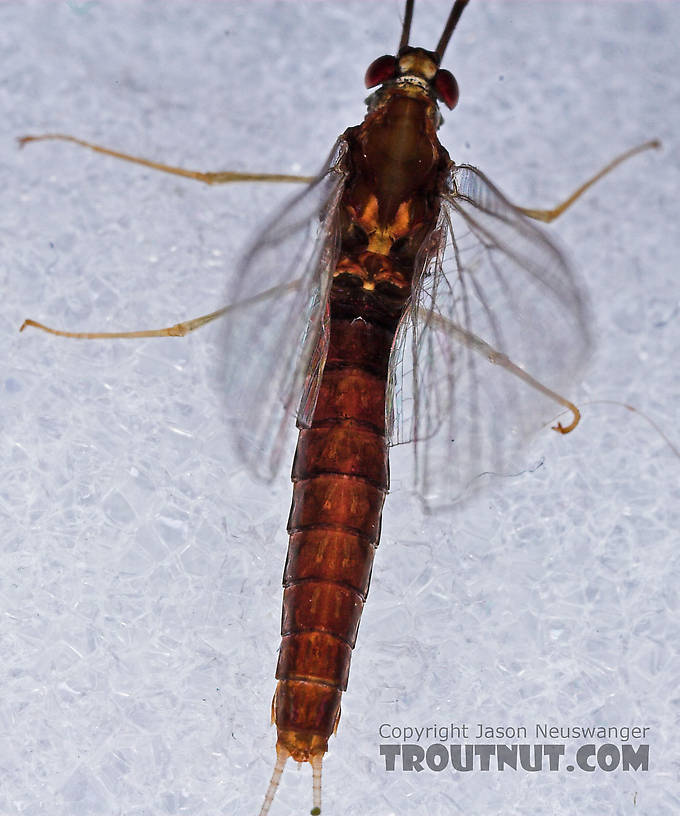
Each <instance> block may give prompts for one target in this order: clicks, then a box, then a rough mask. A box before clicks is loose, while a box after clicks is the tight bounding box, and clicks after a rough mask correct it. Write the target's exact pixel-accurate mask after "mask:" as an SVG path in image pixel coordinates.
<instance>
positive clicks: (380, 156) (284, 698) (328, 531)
mask: <svg viewBox="0 0 680 816" xmlns="http://www.w3.org/2000/svg"><path fill="white" fill-rule="evenodd" d="M467 2H468V0H456V2H455V3H454V5H453V8H452V10H451V13H450V16H449V19H448V21H447V23H446V25H445V27H444V31H443V33H442V35H441V38H440V40H439V42H438V44H437V45H436V47H435V48H434V50H432V51H429V50H426V49H423V48H417V47H414V46H411V45H409V32H410V24H411V18H412V14H413V5H414V3H413V0H407V3H406V8H405V13H404V24H403V29H402V34H401V41H400V43H399V48H398V51H397V54H396V56H382V57H379V58H378V59H376V60H375V61H374V62H373V63H372V64H371V65H370V67H369V68H368V71H367V73H366V86H367V87H368V88H377V90H375V91H374V92H373V93H372V94H371V96H370V97H369V99H368V112H367V114H366V117H365V119H364V121H363V122H362V124H360V125H358V126H355V127H350V128H348V129H347V130H346V131H345V132H344V133H343V135H342V136H341V137H340V138H339V139H338V142H337V144H336V146H335V148H334V150H333V151H332V153H331V156H330V159H329V160H328V162H327V164H326V166H325V167H324V169H323V170H322V172H321V173H320V174H319V176H317V177H315V178H313V179H309V178H305V177H294V176H283V175H265V174H243V173H231V172H221V173H200V172H194V171H189V170H182V169H180V168H176V167H170V166H167V165H163V164H158V163H156V162H151V161H147V160H144V159H139V158H136V157H133V156H129V155H127V154H124V153H119V152H117V151H112V150H109V149H107V148H103V147H100V146H97V145H93V144H91V143H89V142H84V141H82V140H79V139H75V138H73V137H71V136H64V135H62V134H46V135H42V136H27V137H24V138H23V139H22V140H21V143H22V144H26V143H27V142H30V141H36V140H41V139H62V140H67V141H71V142H75V143H76V144H80V145H82V146H85V147H88V148H90V149H93V150H95V151H97V152H100V153H104V154H107V155H111V156H115V157H117V158H121V159H124V160H127V161H133V162H136V163H140V164H144V165H146V166H148V167H151V168H154V169H158V170H162V171H164V172H169V173H175V174H178V175H183V176H185V177H188V178H193V179H196V180H199V181H203V182H206V183H223V182H229V181H286V182H306V183H308V187H307V189H306V190H305V191H304V192H303V193H302V194H301V195H299V196H297V197H296V198H295V199H293V201H292V202H291V203H290V204H289V205H288V206H287V207H286V209H285V211H284V212H283V213H282V214H281V215H280V216H279V217H277V218H276V219H274V220H273V221H272V222H271V223H270V224H269V226H268V227H267V229H266V230H265V231H264V232H263V233H262V234H261V236H260V238H259V239H258V240H257V241H256V242H255V243H254V245H253V248H252V249H251V250H250V251H249V252H248V253H247V255H246V257H245V259H244V261H243V264H242V267H241V269H240V274H239V275H238V279H237V283H236V287H235V291H234V292H233V297H232V300H231V305H229V306H228V307H225V308H224V309H221V310H219V311H217V312H214V313H213V314H210V315H206V316H204V317H201V318H197V319H195V320H191V321H187V322H185V323H180V324H177V325H176V326H173V327H171V328H168V329H162V330H153V331H145V332H131V333H92V334H79V333H73V332H62V331H57V330H53V329H48V328H47V327H45V326H43V325H42V324H38V323H36V322H35V321H26V324H25V325H32V326H36V327H38V328H42V329H45V330H47V331H50V332H52V333H55V334H61V335H64V336H68V337H90V338H95V337H140V336H142V337H143V336H170V335H183V334H186V333H187V332H189V331H193V330H194V329H196V328H198V327H199V326H201V325H203V324H205V323H207V322H210V321H211V320H214V319H215V318H216V317H220V316H223V315H225V314H227V313H229V325H228V328H227V332H228V341H227V342H228V355H229V359H230V361H231V365H230V371H229V376H228V385H229V388H230V393H231V394H233V397H234V400H235V401H237V402H238V410H240V411H241V412H242V415H243V423H242V424H241V426H240V427H239V430H238V434H239V441H238V446H239V450H240V452H241V455H242V458H243V459H244V460H245V461H246V462H247V463H248V464H249V465H250V466H251V468H252V469H253V470H254V471H256V472H258V473H260V474H262V475H264V476H271V475H272V474H273V473H274V472H275V471H276V469H277V467H278V465H279V460H280V454H281V451H282V445H281V439H282V435H283V433H284V431H285V428H286V423H287V421H288V418H289V416H290V415H291V414H292V413H296V415H297V425H298V428H299V432H300V433H299V439H298V444H297V450H296V453H295V460H294V463H293V473H292V479H293V501H292V507H291V511H290V517H289V519H288V533H289V535H290V540H289V546H288V556H287V559H286V565H285V570H284V577H283V584H284V593H283V596H284V597H283V616H282V625H281V636H282V640H281V648H280V652H279V658H278V665H277V668H276V678H277V681H278V684H277V687H276V692H275V694H274V700H273V703H272V716H273V721H274V723H275V724H276V727H277V732H278V738H277V743H276V752H277V759H276V765H275V769H274V773H273V775H272V778H271V782H270V785H269V788H268V790H267V793H266V796H265V800H264V804H263V805H262V809H261V811H260V816H265V815H266V814H267V812H268V811H269V809H270V806H271V804H272V801H273V798H274V794H275V791H276V788H277V786H278V784H279V780H280V777H281V774H282V771H283V768H284V765H285V763H286V760H287V759H288V758H290V757H292V759H294V760H295V761H297V762H309V763H310V764H311V766H312V769H313V811H312V812H313V813H319V812H320V807H321V763H322V758H323V755H324V754H325V753H326V751H327V749H328V739H329V737H330V735H331V734H332V733H333V732H334V731H335V729H336V728H337V727H338V721H339V718H340V703H341V697H342V694H343V692H344V691H345V690H346V688H347V682H348V675H349V667H350V658H351V654H352V650H353V648H354V645H355V642H356V637H357V630H358V628H359V621H360V618H361V612H362V609H363V605H364V603H365V601H366V597H367V595H368V589H369V583H370V578H371V569H372V564H373V558H374V554H375V550H376V548H377V546H378V541H379V537H380V523H381V514H382V507H383V502H384V500H385V496H386V495H387V492H388V487H389V474H388V447H389V446H390V445H394V444H398V443H403V442H409V441H410V442H413V443H414V445H413V450H414V452H415V455H414V460H413V461H414V469H415V474H414V477H415V483H416V485H417V487H418V489H419V491H420V492H421V495H423V496H425V497H426V498H427V499H430V498H431V497H433V496H434V495H436V492H437V488H439V487H441V486H442V485H445V486H446V490H447V491H448V496H449V497H450V498H454V497H455V496H457V495H458V494H459V493H460V492H461V491H462V490H463V489H464V487H465V485H466V484H467V482H468V481H469V479H470V476H471V475H474V474H475V473H479V472H481V471H482V470H491V469H493V468H495V469H500V468H502V465H503V462H507V461H508V453H509V452H510V451H512V450H514V449H516V448H517V446H518V445H519V444H521V442H522V441H523V440H524V439H525V438H526V436H527V434H528V433H529V432H530V431H531V430H532V429H533V428H535V427H536V426H537V417H538V416H540V415H541V411H543V410H544V408H545V402H546V401H553V402H556V403H558V404H560V405H562V406H564V407H566V408H568V409H570V410H571V412H572V414H573V418H572V420H571V422H570V423H569V424H568V425H567V426H566V427H564V426H562V425H557V426H556V429H557V430H560V431H561V432H563V433H566V432H568V431H570V430H571V429H572V428H574V427H575V425H576V424H577V422H578V411H577V409H576V407H575V406H574V405H573V404H572V403H571V402H570V401H568V400H567V399H565V398H564V397H562V396H560V393H561V390H562V388H563V386H565V385H566V384H568V383H569V382H570V381H571V380H572V379H573V377H574V376H575V373H576V372H577V370H578V368H579V366H580V364H581V363H582V361H583V359H584V356H585V354H586V351H587V349H588V345H589V332H588V321H587V310H586V308H585V303H584V299H583V294H582V291H581V290H580V288H579V287H578V286H577V284H576V282H575V280H574V278H573V276H572V274H571V272H570V270H569V268H568V266H567V264H566V262H565V260H564V258H563V257H562V255H561V254H560V252H559V251H558V250H557V249H556V248H555V247H554V246H553V244H552V243H551V242H550V241H549V240H548V238H546V236H545V235H544V234H543V232H541V231H540V230H539V229H538V228H537V227H535V226H534V225H532V223H531V221H530V219H538V220H543V221H551V220H553V219H554V218H556V217H557V216H558V215H560V214H561V213H562V212H563V211H564V210H565V209H566V208H567V207H569V206H570V205H571V204H572V203H573V202H574V201H575V200H576V199H577V198H578V197H579V196H580V195H581V194H582V193H583V192H584V191H585V190H586V189H587V188H588V187H589V186H590V185H591V184H593V183H594V182H595V181H597V180H598V179H599V178H601V177H602V176H603V175H605V174H606V173H608V172H609V171H610V170H611V169H612V168H613V167H614V166H616V165H618V164H619V163H620V162H621V161H623V160H624V159H626V158H628V157H630V156H631V155H633V154H634V153H637V152H639V151H641V150H644V149H647V148H650V147H654V146H657V143H656V142H648V143H646V144H644V145H641V146H640V147H637V148H635V149H633V150H630V151H628V152H627V153H625V154H623V155H622V156H620V157H619V158H617V159H615V160H614V161H613V162H611V163H610V164H609V165H607V167H605V168H604V169H603V170H602V171H601V172H600V173H598V174H597V175H596V176H595V177H594V178H592V179H590V180H589V181H588V182H586V183H585V184H583V185H582V186H581V187H579V188H578V189H577V190H576V191H575V192H574V193H573V195H571V196H570V197H569V198H568V199H566V200H565V201H564V202H563V203H562V204H560V205H559V206H557V207H555V208H554V209H553V210H532V209H522V208H518V207H516V206H513V205H512V204H511V203H510V202H509V201H508V200H507V199H506V198H505V197H504V196H503V195H502V194H501V193H500V192H499V191H498V190H497V189H496V188H495V187H494V186H493V185H492V184H491V183H490V182H489V181H488V179H487V178H486V177H485V176H484V175H483V174H482V173H481V172H480V171H479V170H477V169H476V168H474V167H472V166H470V165H466V164H462V165H457V164H455V163H454V162H453V161H452V160H451V158H450V157H449V154H448V153H447V151H446V149H445V148H444V147H442V145H441V144H440V143H439V140H438V138H437V129H438V127H439V125H440V123H441V121H442V119H441V115H440V112H439V104H440V103H443V104H444V105H445V106H446V107H447V108H449V109H452V108H454V107H455V106H456V103H457V101H458V86H457V83H456V80H455V79H454V77H453V75H452V74H451V73H450V72H449V71H447V70H445V69H443V68H441V67H440V63H441V61H442V57H443V54H444V51H445V49H446V46H447V44H448V42H449V39H450V37H451V34H452V33H453V31H454V29H455V27H456V25H457V23H458V20H459V18H460V16H461V13H462V11H463V9H464V8H465V6H466V5H467ZM237 309H238V310H239V312H238V314H237V313H236V310H237ZM265 325H266V327H267V331H266V332H263V331H262V327H263V326H265ZM511 358H512V360H513V361H515V362H512V361H511ZM544 381H545V382H548V381H550V383H551V384H550V387H548V385H543V384H542V383H543V382H544ZM482 419H483V421H484V422H482ZM483 424H485V427H484V430H483V431H482V425H483Z"/></svg>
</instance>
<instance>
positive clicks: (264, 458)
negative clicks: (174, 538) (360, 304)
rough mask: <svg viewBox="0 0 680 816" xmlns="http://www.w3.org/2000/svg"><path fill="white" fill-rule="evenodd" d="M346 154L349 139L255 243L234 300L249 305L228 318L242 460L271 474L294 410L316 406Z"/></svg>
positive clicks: (302, 412) (305, 415)
mask: <svg viewBox="0 0 680 816" xmlns="http://www.w3.org/2000/svg"><path fill="white" fill-rule="evenodd" d="M345 155H346V144H345V142H344V140H343V139H342V138H341V139H339V140H338V142H337V144H336V146H335V148H334V149H333V152H332V153H331V156H330V158H329V160H328V162H327V163H326V165H325V167H324V169H323V170H322V172H321V173H320V174H319V176H318V177H317V179H316V180H315V181H314V182H312V184H311V185H310V186H309V187H308V188H306V189H305V191H304V192H303V193H301V194H300V195H298V196H296V197H295V198H293V199H292V200H291V201H290V202H289V203H288V204H287V205H286V206H285V207H284V209H283V211H282V212H281V213H280V214H279V215H278V216H277V217H276V218H275V219H274V220H273V221H271V222H270V223H269V225H268V226H267V227H265V229H264V230H263V231H262V232H261V234H260V235H259V237H258V238H257V240H256V241H255V242H254V243H253V246H252V247H251V249H250V250H249V252H248V253H247V254H246V256H245V258H244V259H243V261H242V263H241V265H240V269H239V273H238V275H237V280H236V284H235V286H234V288H233V291H232V292H231V293H230V297H229V299H228V302H229V303H238V304H243V305H244V307H245V308H244V309H243V310H239V312H240V313H239V315H238V316H237V317H236V316H235V317H234V318H233V319H232V318H231V317H230V318H229V319H228V321H227V324H226V326H225V330H224V333H225V336H224V339H223V342H224V348H225V351H226V357H227V365H226V372H225V380H224V388H225V389H226V395H227V400H228V404H229V410H230V415H231V419H232V420H233V424H232V429H233V432H234V437H235V440H236V445H237V447H238V450H239V453H240V455H241V457H242V458H243V460H244V461H245V462H246V464H247V465H248V466H249V468H250V469H251V470H252V471H253V472H254V473H256V474H257V475H259V476H261V477H263V478H271V477H272V476H273V475H274V473H275V472H276V470H277V467H278V465H279V457H280V453H281V443H282V440H283V437H284V435H285V433H286V432H287V431H288V430H289V428H290V424H291V422H292V417H293V416H294V415H295V412H296V409H297V411H298V423H299V424H300V425H302V426H303V427H304V426H305V425H307V424H308V423H309V421H310V417H311V415H312V413H313V411H314V407H315V405H316V396H317V394H318V388H319V383H320V377H321V374H322V372H323V366H324V363H325V361H326V351H327V347H328V321H329V316H328V295H329V291H330V286H331V283H332V279H333V270H334V268H335V264H336V260H337V253H338V248H339V230H338V218H337V215H338V205H339V202H340V198H341V195H342V190H343V186H344V183H345V177H346V168H345ZM300 393H302V399H301V400H300ZM298 401H299V402H298Z"/></svg>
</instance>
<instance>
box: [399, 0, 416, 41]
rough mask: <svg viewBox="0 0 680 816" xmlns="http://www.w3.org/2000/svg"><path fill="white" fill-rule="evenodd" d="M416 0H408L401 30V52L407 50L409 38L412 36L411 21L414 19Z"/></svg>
mask: <svg viewBox="0 0 680 816" xmlns="http://www.w3.org/2000/svg"><path fill="white" fill-rule="evenodd" d="M414 5H415V0H406V8H405V9H404V25H403V27H402V29H401V40H400V41H399V51H401V49H402V48H406V46H407V45H408V38H409V36H410V34H411V20H412V19H413V6H414Z"/></svg>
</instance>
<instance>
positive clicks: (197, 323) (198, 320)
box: [19, 280, 300, 340]
mask: <svg viewBox="0 0 680 816" xmlns="http://www.w3.org/2000/svg"><path fill="white" fill-rule="evenodd" d="M299 286H300V281H299V280H294V281H291V282H290V283H286V284H283V285H281V286H274V287H272V288H271V289H267V290H266V291H264V292H260V294H259V295H254V296H253V297H251V298H248V299H247V300H242V301H240V302H239V303H232V304H231V305H230V306H223V307H222V308H221V309H218V310H217V311H216V312H210V314H207V315H201V316H200V317H194V318H193V320H185V321H184V322H182V323H175V325H174V326H167V327H166V328H164V329H143V330H142V331H129V332H70V331H64V330H63V329H52V328H50V327H49V326H45V325H44V324H43V323H38V322H37V321H35V320H31V319H30V318H29V319H27V320H24V322H23V323H22V324H21V328H20V329H19V331H20V332H22V331H23V330H24V329H26V328H28V327H29V326H32V327H33V328H34V329H40V330H41V331H44V332H47V333H48V334H56V335H57V337H71V338H74V339H75V340H121V339H125V340H129V339H132V338H140V337H144V338H147V337H184V336H185V335H187V334H189V333H190V332H192V331H196V329H200V328H201V326H205V325H207V324H208V323H212V321H213V320H217V319H218V318H220V317H224V315H226V314H228V313H229V312H234V311H236V309H242V308H244V307H245V306H250V305H251V304H253V303H258V302H259V301H261V300H267V298H270V297H273V296H275V295H281V294H283V293H284V292H290V291H291V290H293V289H297V288H298V287H299Z"/></svg>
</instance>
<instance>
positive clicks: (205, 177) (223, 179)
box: [18, 133, 314, 184]
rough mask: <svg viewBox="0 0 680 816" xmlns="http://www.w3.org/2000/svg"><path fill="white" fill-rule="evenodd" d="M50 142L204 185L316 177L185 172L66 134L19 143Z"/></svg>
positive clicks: (45, 135) (22, 139) (24, 138)
mask: <svg viewBox="0 0 680 816" xmlns="http://www.w3.org/2000/svg"><path fill="white" fill-rule="evenodd" d="M48 140H58V141H62V142H72V143H73V144H77V145H80V146H81V147H87V148H89V149H90V150H94V151H95V153H103V154H104V155H105V156H113V157H114V158H116V159H123V161H128V162H133V163H134V164H141V165H143V166H144V167H150V168H151V169H152V170H160V171H161V172H162V173H172V174H173V175H175V176H184V178H190V179H195V180H196V181H202V182H203V183H204V184H226V183H227V182H230V181H280V182H300V183H303V184H309V183H310V182H312V181H314V176H291V175H286V174H285V173H234V172H231V171H229V170H224V171H221V172H217V173H210V172H208V173H202V172H201V171H199V170H184V169H183V168H182V167H173V166H172V165H169V164H161V163H160V162H154V161H150V160H149V159H141V158H139V157H138V156H130V155H129V154H128V153H120V152H119V151H117V150H110V149H109V148H108V147H101V146H100V145H96V144H92V143H91V142H85V141H83V140H82V139H76V138H75V136H67V135H66V134H64V133H43V134H42V135H41V136H21V137H20V138H19V139H18V142H19V147H24V145H27V144H28V143H29V142H43V141H48Z"/></svg>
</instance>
